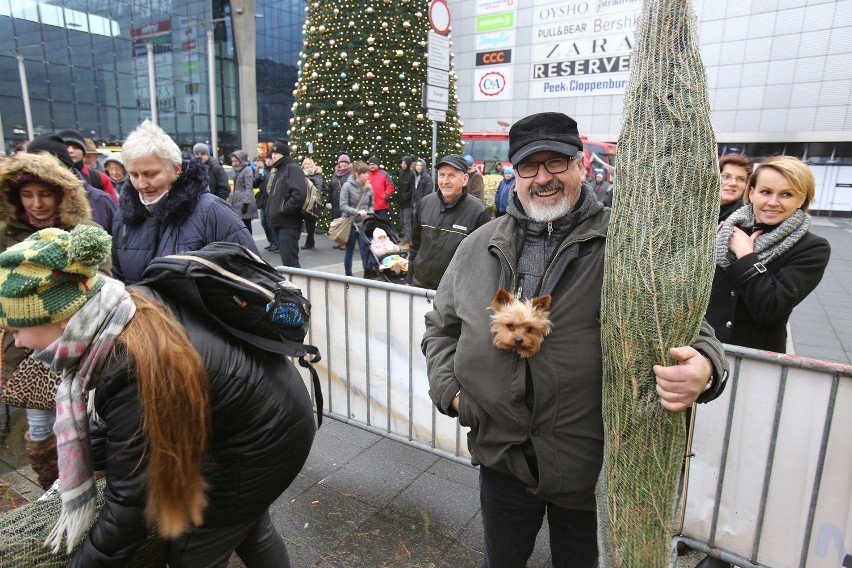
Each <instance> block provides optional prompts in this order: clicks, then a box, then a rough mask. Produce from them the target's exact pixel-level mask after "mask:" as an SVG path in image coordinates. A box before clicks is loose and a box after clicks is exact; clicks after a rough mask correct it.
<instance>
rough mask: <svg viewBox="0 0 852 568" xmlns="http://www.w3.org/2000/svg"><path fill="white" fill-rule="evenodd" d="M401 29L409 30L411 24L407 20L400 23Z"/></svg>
mask: <svg viewBox="0 0 852 568" xmlns="http://www.w3.org/2000/svg"><path fill="white" fill-rule="evenodd" d="M402 27H403V28H405V29H408V28H410V27H411V22H409V21H408V20H405V21H404V22H402Z"/></svg>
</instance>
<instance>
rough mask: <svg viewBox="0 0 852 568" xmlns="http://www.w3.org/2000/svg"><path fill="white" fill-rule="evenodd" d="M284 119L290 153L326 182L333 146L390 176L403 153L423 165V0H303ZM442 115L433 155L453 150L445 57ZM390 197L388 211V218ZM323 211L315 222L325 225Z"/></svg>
mask: <svg viewBox="0 0 852 568" xmlns="http://www.w3.org/2000/svg"><path fill="white" fill-rule="evenodd" d="M306 10H307V17H306V21H305V28H304V42H303V48H302V53H301V58H300V61H299V80H298V82H297V83H296V89H295V91H294V95H295V97H296V102H295V104H294V105H293V118H292V120H291V130H290V141H291V142H290V146H291V148H292V151H293V154H294V155H295V156H298V157H301V156H305V155H311V156H312V157H313V159H314V161H315V162H316V163H317V164H318V165H320V166H322V168H323V170H324V176H325V179H326V184H327V183H328V180H329V179H330V176H331V172H332V171H333V170H334V166H335V165H336V164H337V157H338V156H339V155H340V154H348V155H349V157H350V158H352V160H358V159H361V160H366V159H367V158H368V157H370V156H376V157H378V158H379V160H381V162H382V166H383V167H384V168H385V169H387V170H388V172H389V173H390V174H391V176H392V177H393V178H394V182H396V177H397V173H398V171H399V163H400V161H401V159H402V157H403V156H405V155H409V156H412V157H415V158H423V159H425V160H426V162H427V164H429V166H430V167H431V165H432V160H431V159H430V154H431V151H432V121H430V120H429V119H428V117H427V116H426V110H425V109H423V107H422V97H423V95H422V93H423V85H424V84H425V83H426V70H427V39H428V32H429V21H428V16H427V14H428V2H427V1H426V0H346V1H343V2H312V3H310V4H308V6H307V8H306ZM449 75H450V87H449V110H448V112H447V120H446V122H443V123H438V137H437V153H438V156H443V155H445V154H449V153H454V152H459V151H460V150H461V127H462V124H461V122H459V120H458V110H457V108H458V107H457V103H458V101H457V100H456V96H455V83H456V79H455V74H454V73H453V72H452V64H451V71H450V73H449ZM395 212H396V203H395V202H394V201H393V200H391V216H392V219H393V220H396V214H395ZM329 222H330V214H329V213H328V212H326V213H325V216H324V218H322V219H321V220H320V221H319V222H318V224H317V229H318V230H320V231H323V232H324V231H325V230H326V229H327V227H328V223H329Z"/></svg>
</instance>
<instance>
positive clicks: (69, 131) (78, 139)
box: [57, 128, 86, 152]
mask: <svg viewBox="0 0 852 568" xmlns="http://www.w3.org/2000/svg"><path fill="white" fill-rule="evenodd" d="M57 134H59V136H61V137H62V141H63V142H65V143H66V144H71V145H73V146H77V147H78V148H79V149H81V150H82V151H83V152H85V151H86V141H85V140H84V139H83V134H82V133H80V131H79V130H74V129H73V128H66V129H65V130H60V131H59V132H57Z"/></svg>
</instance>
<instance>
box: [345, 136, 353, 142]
mask: <svg viewBox="0 0 852 568" xmlns="http://www.w3.org/2000/svg"><path fill="white" fill-rule="evenodd" d="M354 140H355V137H354V136H352V135H351V134H350V135H349V136H347V137H346V141H347V142H353V141H354Z"/></svg>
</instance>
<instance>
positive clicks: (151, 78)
mask: <svg viewBox="0 0 852 568" xmlns="http://www.w3.org/2000/svg"><path fill="white" fill-rule="evenodd" d="M145 47H146V48H147V49H148V99H149V100H150V101H151V122H153V123H154V124H157V83H156V81H157V78H156V75H155V72H154V40H153V39H149V40H148V41H146V42H145Z"/></svg>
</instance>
